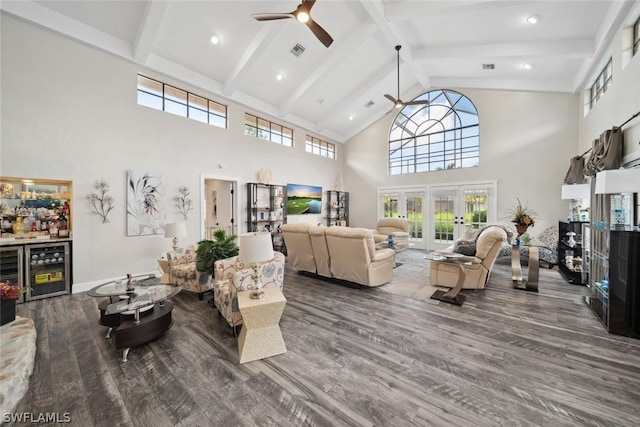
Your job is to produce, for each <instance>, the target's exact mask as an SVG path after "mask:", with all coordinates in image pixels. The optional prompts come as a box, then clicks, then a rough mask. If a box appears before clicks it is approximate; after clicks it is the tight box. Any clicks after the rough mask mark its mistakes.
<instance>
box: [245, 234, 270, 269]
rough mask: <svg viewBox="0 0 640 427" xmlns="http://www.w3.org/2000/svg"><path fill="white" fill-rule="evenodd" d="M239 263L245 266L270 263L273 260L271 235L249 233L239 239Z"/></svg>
mask: <svg viewBox="0 0 640 427" xmlns="http://www.w3.org/2000/svg"><path fill="white" fill-rule="evenodd" d="M238 248H239V249H240V253H239V254H238V261H240V262H243V263H245V264H253V263H259V262H265V261H270V260H272V259H273V243H272V242H271V233H247V234H241V235H240V237H239V238H238Z"/></svg>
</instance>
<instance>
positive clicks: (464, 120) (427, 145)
mask: <svg viewBox="0 0 640 427" xmlns="http://www.w3.org/2000/svg"><path fill="white" fill-rule="evenodd" d="M416 100H426V101H428V103H426V104H420V105H407V106H405V107H404V108H403V109H402V110H400V112H399V113H398V115H397V116H396V119H395V121H394V122H393V125H392V126H391V132H390V133H389V174H390V175H401V174H408V173H416V172H430V171H438V170H445V169H458V168H471V167H475V166H478V163H479V161H480V142H479V135H480V125H479V123H478V110H476V107H475V106H474V105H473V103H472V102H471V100H469V98H467V97H466V96H464V95H462V94H461V93H458V92H456V91H453V90H448V89H439V90H433V91H430V92H427V93H424V94H422V95H420V96H419V97H417V98H416Z"/></svg>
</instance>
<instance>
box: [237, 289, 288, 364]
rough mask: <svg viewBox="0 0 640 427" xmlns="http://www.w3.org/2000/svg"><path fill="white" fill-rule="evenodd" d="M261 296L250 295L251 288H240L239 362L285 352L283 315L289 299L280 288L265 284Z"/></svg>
mask: <svg viewBox="0 0 640 427" xmlns="http://www.w3.org/2000/svg"><path fill="white" fill-rule="evenodd" d="M263 290H264V292H265V295H264V297H263V298H261V299H251V298H249V291H242V292H238V308H239V309H240V314H242V321H243V325H242V330H241V331H240V337H239V338H238V353H239V358H240V363H246V362H252V361H254V360H259V359H264V358H266V357H271V356H275V355H277V354H282V353H286V351H287V347H286V346H285V344H284V339H283V338H282V332H280V325H279V322H280V317H281V316H282V312H283V311H284V306H285V304H286V303H287V300H286V299H285V297H284V295H282V291H281V290H280V289H278V288H264V289H263Z"/></svg>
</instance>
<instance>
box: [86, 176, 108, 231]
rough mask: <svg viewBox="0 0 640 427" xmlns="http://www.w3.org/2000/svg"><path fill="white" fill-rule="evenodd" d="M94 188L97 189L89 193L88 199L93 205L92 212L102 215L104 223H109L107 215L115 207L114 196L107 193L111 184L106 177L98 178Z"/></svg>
mask: <svg viewBox="0 0 640 427" xmlns="http://www.w3.org/2000/svg"><path fill="white" fill-rule="evenodd" d="M93 188H94V189H95V191H92V192H91V193H89V194H87V199H88V200H89V202H91V205H93V210H92V211H91V213H94V214H96V215H98V216H100V218H102V223H103V224H104V223H107V222H109V219H108V218H107V216H108V215H109V212H111V210H112V209H113V197H111V196H110V195H109V194H107V193H108V192H109V184H108V183H107V181H105V180H104V179H98V180H96V182H95V183H94V184H93Z"/></svg>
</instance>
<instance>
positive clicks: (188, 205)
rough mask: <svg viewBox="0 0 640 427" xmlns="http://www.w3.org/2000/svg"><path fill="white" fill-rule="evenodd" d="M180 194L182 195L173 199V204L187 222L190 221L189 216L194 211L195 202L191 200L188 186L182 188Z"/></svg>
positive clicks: (179, 190)
mask: <svg viewBox="0 0 640 427" xmlns="http://www.w3.org/2000/svg"><path fill="white" fill-rule="evenodd" d="M178 192H179V193H180V194H178V195H177V196H175V197H174V198H173V202H174V204H175V207H176V208H178V212H180V215H182V217H183V218H184V220H185V221H186V220H188V219H189V218H188V216H187V215H188V214H189V212H191V211H192V210H193V200H191V199H190V198H189V194H190V193H189V189H188V188H187V187H186V186H184V185H183V186H181V187H180V188H179V189H178Z"/></svg>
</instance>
